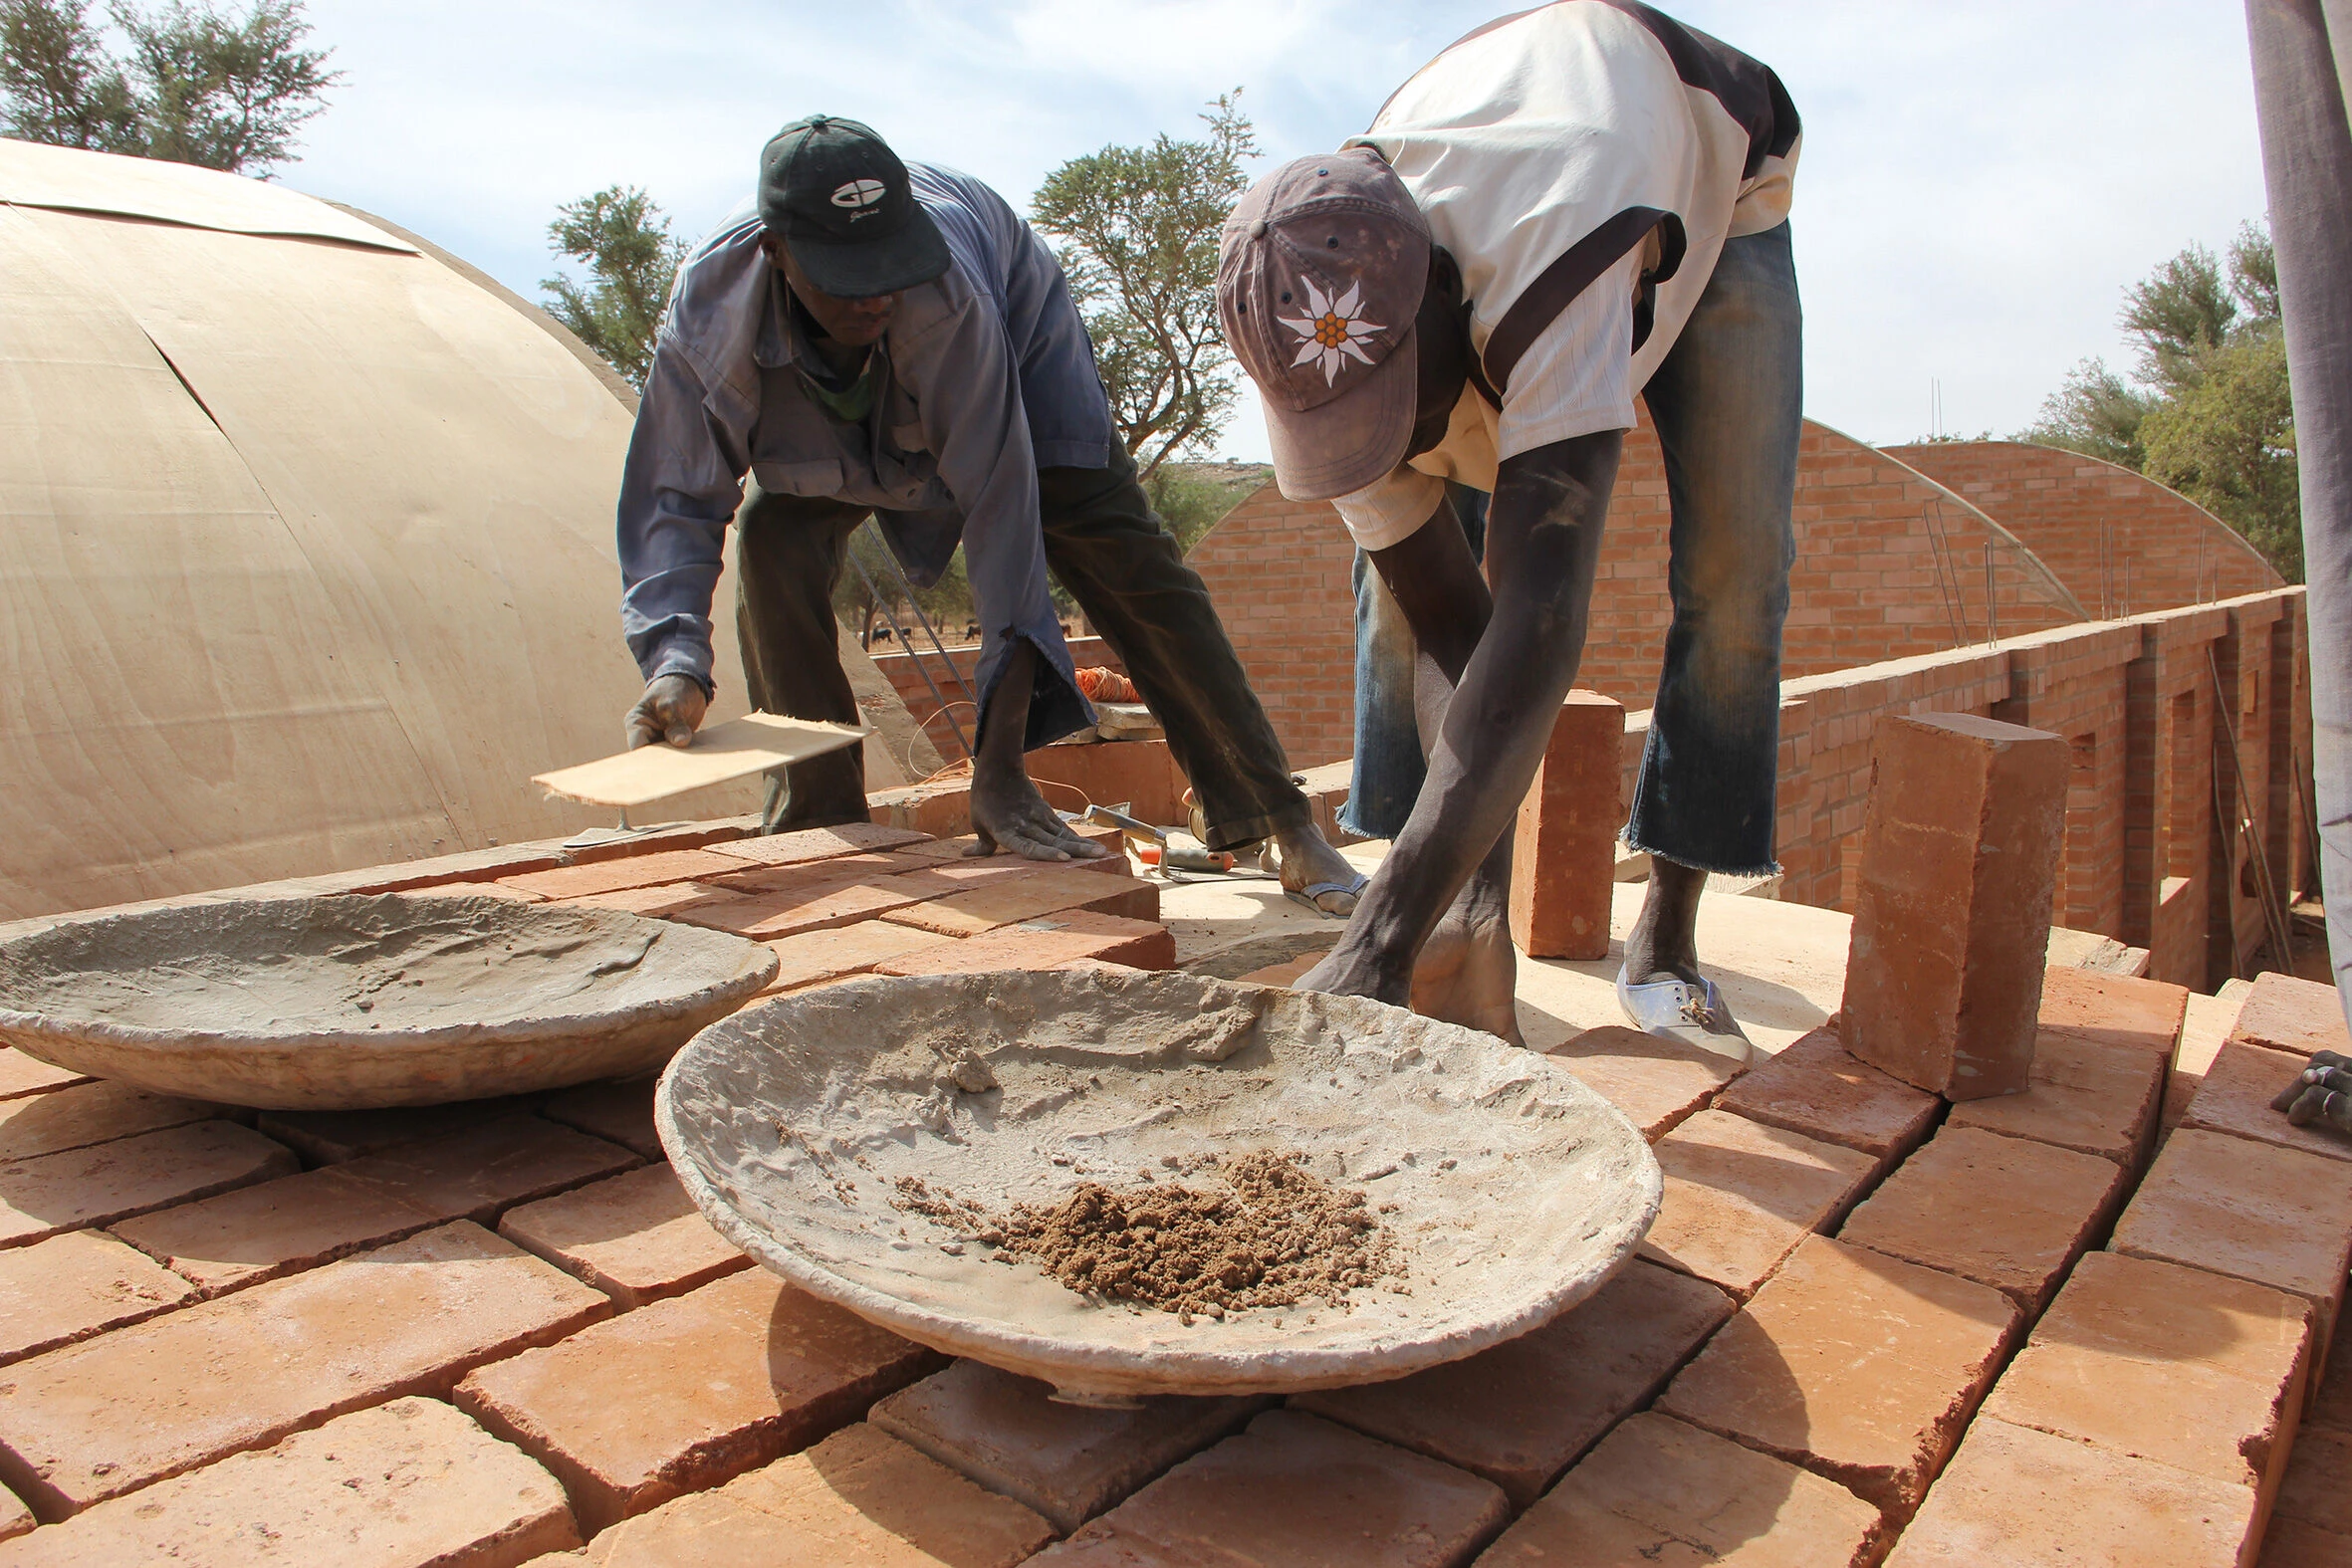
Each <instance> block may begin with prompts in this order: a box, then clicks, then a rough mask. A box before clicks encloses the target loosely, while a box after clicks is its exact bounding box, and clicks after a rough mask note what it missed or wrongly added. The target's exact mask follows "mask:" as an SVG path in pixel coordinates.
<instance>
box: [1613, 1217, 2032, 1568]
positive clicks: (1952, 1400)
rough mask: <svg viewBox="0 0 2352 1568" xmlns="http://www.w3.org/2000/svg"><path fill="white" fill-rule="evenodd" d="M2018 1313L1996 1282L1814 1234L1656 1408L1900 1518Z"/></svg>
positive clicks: (1992, 1367) (1976, 1394) (1985, 1382)
mask: <svg viewBox="0 0 2352 1568" xmlns="http://www.w3.org/2000/svg"><path fill="white" fill-rule="evenodd" d="M2017 1316H2018V1314H2017V1309H2016V1306H2015V1304H2014V1303H2012V1302H2011V1301H2010V1300H2009V1299H2008V1298H2007V1297H2006V1296H2003V1295H2002V1294H2001V1293H2000V1292H1999V1291H1998V1290H1993V1289H1989V1288H1988V1287H1986V1286H1984V1285H1980V1284H1976V1283H1973V1282H1972V1281H1970V1280H1966V1279H1957V1278H1955V1277H1953V1276H1952V1275H1950V1274H1944V1273H1938V1272H1937V1271H1936V1270H1934V1269H1932V1268H1920V1267H1918V1266H1916V1265H1914V1264H1911V1263H1901V1262H1897V1261H1895V1260H1894V1259H1893V1258H1891V1257H1881V1256H1878V1255H1876V1254H1875V1253H1871V1252H1867V1251H1864V1250H1863V1249H1862V1248H1860V1247H1852V1246H1844V1245H1841V1244H1840V1243H1838V1242H1836V1241H1829V1240H1824V1239H1822V1238H1821V1237H1820V1236H1814V1237H1812V1238H1811V1239H1809V1240H1807V1241H1806V1242H1805V1244H1804V1245H1802V1246H1800V1247H1798V1248H1797V1250H1796V1254H1795V1255H1794V1256H1793V1257H1791V1258H1789V1259H1788V1261H1787V1262H1786V1263H1784V1264H1782V1265H1781V1268H1780V1272H1779V1273H1777V1274H1775V1275H1774V1276H1773V1277H1772V1279H1771V1282H1770V1283H1768V1284H1766V1285H1765V1286H1764V1288H1763V1289H1762V1290H1760V1291H1758V1292H1757V1294H1756V1299H1755V1300H1754V1301H1751V1302H1750V1303H1749V1304H1748V1308H1747V1310H1745V1311H1743V1312H1742V1313H1741V1314H1740V1315H1739V1316H1738V1317H1735V1318H1733V1319H1732V1320H1731V1321H1730V1322H1729V1323H1727V1324H1725V1325H1724V1326H1723V1328H1722V1329H1721V1330H1720V1331H1719V1332H1718V1333H1717V1334H1716V1336H1715V1338H1714V1339H1713V1340H1711V1341H1709V1343H1708V1346H1707V1348H1706V1349H1705V1350H1702V1351H1700V1352H1699V1355H1698V1358H1697V1359H1696V1360H1694V1361H1693V1362H1692V1363H1691V1364H1690V1365H1689V1366H1688V1367H1685V1368H1684V1369H1683V1372H1682V1375H1681V1376H1680V1377H1678V1378H1676V1379H1675V1380H1674V1382H1673V1383H1671V1384H1670V1385H1668V1386H1667V1390H1666V1392H1665V1393H1664V1394H1663V1395H1661V1396H1659V1399H1658V1406H1657V1408H1658V1410H1659V1411H1660V1412H1662V1413H1663V1414H1665V1415H1669V1416H1673V1417H1676V1418H1678V1419H1680V1420H1683V1421H1687V1422H1690V1423H1692V1424H1693V1425H1695V1426H1700V1427H1705V1428H1706V1429H1707V1430H1708V1431H1710V1432H1714V1433H1718V1434H1721V1435H1722V1436H1724V1437H1727V1438H1731V1439H1733V1440H1734V1441H1736V1442H1740V1443H1745V1444H1747V1445H1748V1446H1749V1447H1751V1448H1756V1449H1762V1450H1764V1452H1765V1453H1766V1454H1772V1455H1777V1456H1779V1457H1781V1458H1784V1459H1786V1460H1788V1461H1789V1462H1790V1463H1793V1464H1801V1465H1803V1466H1804V1467H1805V1468H1807V1469H1809V1470H1813V1471H1816V1472H1818V1473H1820V1474H1823V1475H1827V1476H1829V1477H1831V1478H1832V1479H1834V1480H1836V1481H1838V1482H1840V1483H1841V1484H1843V1485H1845V1486H1846V1487H1847V1488H1849V1489H1850V1490H1852V1491H1853V1492H1855V1493H1856V1494H1857V1495H1859V1496H1862V1497H1865V1498H1867V1499H1869V1500H1870V1501H1871V1502H1874V1503H1876V1504H1878V1506H1879V1507H1880V1508H1882V1509H1884V1510H1886V1511H1887V1512H1888V1513H1889V1514H1890V1515H1892V1516H1894V1517H1896V1518H1901V1517H1903V1516H1905V1515H1907V1514H1908V1513H1910V1511H1911V1510H1912V1509H1913V1508H1914V1507H1916V1506H1918V1503H1919V1499H1920V1496H1921V1494H1922V1493H1924V1492H1925V1491H1926V1490H1927V1486H1928V1482H1930V1481H1931V1480H1933V1479H1935V1476H1936V1471H1937V1470H1938V1469H1939V1468H1941V1467H1942V1465H1943V1462H1944V1459H1945V1457H1946V1456H1948V1455H1949V1454H1951V1452H1952V1446H1953V1444H1954V1443H1956V1442H1957V1441H1959V1438H1960V1433H1961V1429H1962V1428H1963V1427H1965V1426H1966V1425H1967V1424H1968V1419H1969V1415H1970V1413H1971V1412H1973V1411H1974V1410H1975V1409H1976V1408H1977V1403H1978V1401H1979V1400H1981V1399H1983V1398H1984V1395H1985V1391H1986V1390H1987V1389H1988V1388H1990V1387H1992V1384H1993V1379H1994V1375H1995V1374H1996V1373H1998V1372H1999V1370H2000V1361H2001V1355H2002V1353H2003V1351H2005V1350H2006V1348H2007V1346H2008V1343H2009V1335H2010V1333H2011V1331H2012V1330H2013V1329H2014V1327H2015V1325H2016V1323H2017ZM1993 1560H1995V1559H1988V1561H1989V1562H1990V1561H1993Z"/></svg>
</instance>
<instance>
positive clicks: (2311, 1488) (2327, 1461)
mask: <svg viewBox="0 0 2352 1568" xmlns="http://www.w3.org/2000/svg"><path fill="white" fill-rule="evenodd" d="M2347 1475H2352V1434H2346V1433H2342V1432H2338V1431H2336V1430H2334V1429H2333V1428H2328V1427H2315V1428H2312V1429H2310V1430H2308V1431H2305V1432H2303V1433H2301V1434H2299V1435H2297V1437H2296V1438H2295V1451H2294V1456H2293V1457H2292V1458H2290V1459H2289V1460H2288V1461H2287V1466H2286V1479H2285V1483H2284V1484H2283V1485H2281V1486H2280V1487H2279V1489H2278V1501H2277V1511H2278V1513H2279V1515H2280V1516H2281V1517H2284V1518H2289V1519H2300V1520H2301V1521H2302V1522H2303V1523H2305V1524H2308V1525H2311V1526H2314V1527H2315V1528H2318V1529H2322V1530H2327V1531H2330V1532H2332V1533H2334V1534H2337V1535H2352V1496H2347V1495H2346V1488H2345V1485H2344V1479H2345V1477H2346V1476H2347Z"/></svg>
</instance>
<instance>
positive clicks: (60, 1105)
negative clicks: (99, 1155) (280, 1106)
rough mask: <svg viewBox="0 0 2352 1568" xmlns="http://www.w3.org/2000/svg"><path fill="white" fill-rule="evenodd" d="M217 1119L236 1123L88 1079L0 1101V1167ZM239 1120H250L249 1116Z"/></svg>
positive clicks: (188, 1104) (213, 1111)
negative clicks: (166, 1128) (67, 1086)
mask: <svg viewBox="0 0 2352 1568" xmlns="http://www.w3.org/2000/svg"><path fill="white" fill-rule="evenodd" d="M218 1117H225V1118H226V1119H228V1120H238V1119H240V1117H239V1115H238V1113H236V1112H234V1111H231V1110H230V1108H229V1107H227V1106H225V1105H210V1104H207V1103H205V1102H204V1101H202V1100H182V1099H177V1098H174V1097H172V1096H170V1095H164V1094H148V1093H145V1092H144V1091H142V1090H139V1089H133V1088H129V1087H127V1086H125V1085H123V1084H119V1083H110V1082H104V1081H101V1080H98V1079H93V1080H91V1081H90V1082H88V1083H78V1084H75V1085H73V1086H71V1087H69V1088H63V1089H56V1090H52V1091H51V1092H49V1093H47V1094H36V1095H31V1096H28V1097H25V1098H21V1099H14V1100H6V1101H0V1162H6V1161H9V1160H30V1159H34V1158H37V1157H38V1156H41V1155H45V1154H61V1153H63V1152H64V1151H66V1150H68V1149H86V1148H89V1147H90V1146H91V1145H92V1144H100V1143H111V1142H113V1141H114V1140H116V1139H118V1138H128V1137H131V1136H133V1135H135V1134H138V1133H144V1132H156V1131H159V1130H160V1129H162V1128H165V1127H182V1126H185V1125H186V1124H188V1123H189V1122H201V1121H209V1120H212V1119H214V1118H218ZM243 1119H250V1113H245V1117H244V1118H243Z"/></svg>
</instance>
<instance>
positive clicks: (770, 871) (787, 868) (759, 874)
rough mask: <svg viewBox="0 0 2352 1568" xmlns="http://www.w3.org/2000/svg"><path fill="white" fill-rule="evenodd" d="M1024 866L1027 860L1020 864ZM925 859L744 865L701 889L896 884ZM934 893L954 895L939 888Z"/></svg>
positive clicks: (751, 893) (747, 891) (752, 892)
mask: <svg viewBox="0 0 2352 1568" xmlns="http://www.w3.org/2000/svg"><path fill="white" fill-rule="evenodd" d="M1022 863H1023V864H1024V865H1026V864H1028V862H1027V861H1024V862H1022ZM929 864H930V862H929V861H927V860H917V859H910V858H908V857H906V856H904V855H898V854H885V855H866V854H858V855H840V856H838V857H836V858H834V859H831V860H810V861H803V862H799V863H796V864H791V865H781V866H762V865H743V866H738V867H736V868H735V869H734V870H732V871H729V872H727V873H726V874H725V875H723V876H718V877H713V878H712V879H711V880H710V881H708V882H706V883H705V884H704V886H706V887H715V888H725V889H727V890H728V891H729V892H735V893H742V894H744V895H745V896H747V897H757V896H760V895H763V894H768V893H791V892H798V891H801V890H803V889H807V888H812V887H824V886H827V885H829V884H831V883H835V882H868V883H884V882H891V881H895V880H896V879H897V878H898V877H899V875H900V874H901V873H903V872H906V871H910V870H913V869H915V868H917V867H920V866H927V865H929ZM934 891H935V892H953V891H955V889H953V888H951V887H941V888H938V889H935V890H934Z"/></svg>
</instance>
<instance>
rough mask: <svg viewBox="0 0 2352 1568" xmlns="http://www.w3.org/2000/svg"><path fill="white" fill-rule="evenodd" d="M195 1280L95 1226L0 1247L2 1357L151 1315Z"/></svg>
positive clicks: (180, 1297)
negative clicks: (36, 1240) (181, 1274)
mask: <svg viewBox="0 0 2352 1568" xmlns="http://www.w3.org/2000/svg"><path fill="white" fill-rule="evenodd" d="M195 1293H196V1287H195V1286H193V1285H191V1284H189V1283H188V1282H187V1281H186V1280H185V1279H182V1278H181V1277H180V1276H179V1275H177V1274H175V1273H173V1272H172V1271H171V1270H170V1269H168V1268H165V1267H163V1266H162V1265H161V1264H159V1263H157V1262H155V1261H154V1259H152V1258H150V1257H148V1256H147V1255H146V1254H145V1253H143V1252H140V1251H139V1250H137V1249H136V1248H134V1247H128V1246H124V1245H123V1244H122V1243H121V1242H120V1241H118V1240H116V1239H115V1238H114V1237H113V1236H111V1235H107V1234H105V1233H104V1232H97V1231H76V1232H70V1233H68V1234H66V1235H55V1236H51V1237H50V1238H49V1239H48V1240H46V1241H40V1242H36V1243H34V1244H33V1245H31V1246H18V1247H11V1248H9V1249H8V1250H6V1251H0V1362H8V1361H19V1360H22V1359H23V1358H24V1357H26V1356H29V1355H32V1354H34V1353H35V1352H37V1351H43V1350H50V1349H53V1348H55V1347H56V1346H59V1345H65V1344H71V1343H72V1342H73V1341H75V1340H78V1339H87V1338H89V1337H90V1336H91V1335H92V1334H95V1333H97V1332H99V1331H100V1330H101V1329H106V1328H113V1327H114V1326H115V1325H116V1324H118V1323H127V1322H129V1321H131V1320H132V1319H134V1318H141V1317H150V1316H152V1315H154V1314H155V1313H157V1312H160V1311H163V1310H164V1309H165V1308H167V1307H174V1306H177V1305H179V1304H180V1303H181V1302H183V1301H185V1300H187V1299H188V1297H190V1296H192V1295H194V1294H195Z"/></svg>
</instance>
